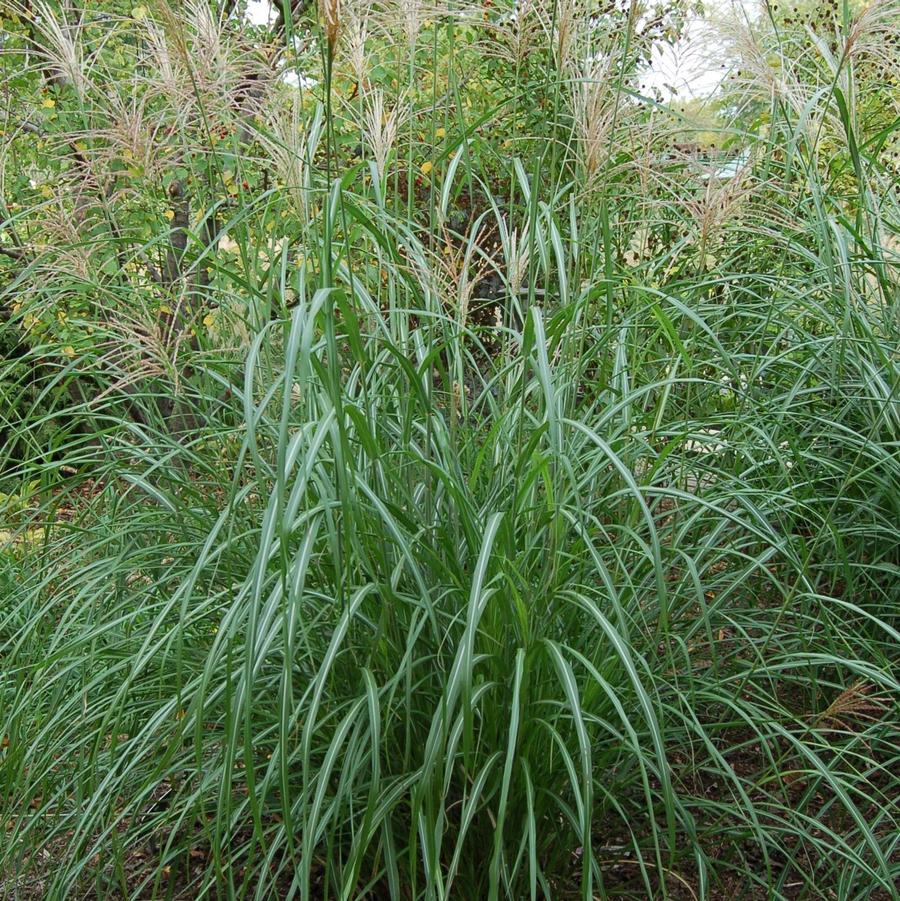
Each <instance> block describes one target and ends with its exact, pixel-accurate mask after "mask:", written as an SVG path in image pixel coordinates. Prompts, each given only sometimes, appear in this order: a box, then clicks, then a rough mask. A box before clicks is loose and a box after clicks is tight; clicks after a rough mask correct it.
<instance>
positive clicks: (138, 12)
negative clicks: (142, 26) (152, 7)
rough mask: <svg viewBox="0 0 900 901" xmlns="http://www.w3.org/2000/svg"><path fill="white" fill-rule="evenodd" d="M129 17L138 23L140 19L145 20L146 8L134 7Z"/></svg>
mask: <svg viewBox="0 0 900 901" xmlns="http://www.w3.org/2000/svg"><path fill="white" fill-rule="evenodd" d="M131 15H133V16H134V17H135V19H137V21H138V22H140V21H141V20H142V19H146V18H147V7H146V6H136V7H135V8H134V9H133V10H132V11H131Z"/></svg>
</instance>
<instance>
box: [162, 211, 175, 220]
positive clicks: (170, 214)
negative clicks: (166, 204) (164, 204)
mask: <svg viewBox="0 0 900 901" xmlns="http://www.w3.org/2000/svg"><path fill="white" fill-rule="evenodd" d="M163 216H164V218H166V219H168V220H169V222H171V221H172V220H173V219H174V218H175V210H166V211H165V212H164V213H163Z"/></svg>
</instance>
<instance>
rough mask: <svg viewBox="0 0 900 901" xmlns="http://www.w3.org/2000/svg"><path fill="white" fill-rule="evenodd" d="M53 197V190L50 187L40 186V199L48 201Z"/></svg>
mask: <svg viewBox="0 0 900 901" xmlns="http://www.w3.org/2000/svg"><path fill="white" fill-rule="evenodd" d="M52 196H53V189H52V188H51V187H50V185H41V197H43V198H44V200H49V199H50V198H51V197H52Z"/></svg>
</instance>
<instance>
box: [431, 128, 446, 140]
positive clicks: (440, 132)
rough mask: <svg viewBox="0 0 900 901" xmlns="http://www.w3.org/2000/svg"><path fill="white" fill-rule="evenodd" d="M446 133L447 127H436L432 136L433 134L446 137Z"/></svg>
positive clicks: (437, 136)
mask: <svg viewBox="0 0 900 901" xmlns="http://www.w3.org/2000/svg"><path fill="white" fill-rule="evenodd" d="M446 135H447V129H446V128H438V129H436V130H435V132H434V136H435V137H436V138H443V137H446Z"/></svg>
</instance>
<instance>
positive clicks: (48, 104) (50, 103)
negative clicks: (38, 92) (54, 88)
mask: <svg viewBox="0 0 900 901" xmlns="http://www.w3.org/2000/svg"><path fill="white" fill-rule="evenodd" d="M41 106H42V107H44V109H53V107H54V106H56V101H55V100H54V99H53V98H52V97H46V98H44V102H43V103H42V104H41Z"/></svg>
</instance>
